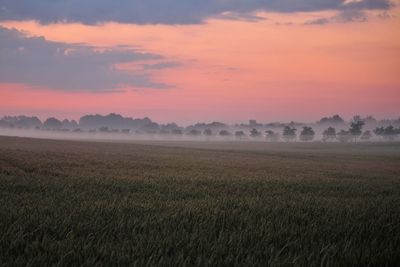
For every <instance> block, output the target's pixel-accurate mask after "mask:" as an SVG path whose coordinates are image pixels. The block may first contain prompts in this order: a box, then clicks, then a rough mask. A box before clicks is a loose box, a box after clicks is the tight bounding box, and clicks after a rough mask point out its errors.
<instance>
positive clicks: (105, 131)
mask: <svg viewBox="0 0 400 267" xmlns="http://www.w3.org/2000/svg"><path fill="white" fill-rule="evenodd" d="M99 132H101V133H108V132H110V129H108V127H107V126H102V127H100V128H99Z"/></svg>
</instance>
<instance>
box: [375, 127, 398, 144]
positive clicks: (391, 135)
mask: <svg viewBox="0 0 400 267" xmlns="http://www.w3.org/2000/svg"><path fill="white" fill-rule="evenodd" d="M374 133H375V134H376V135H377V136H381V137H383V139H384V140H387V141H393V140H395V139H396V138H397V136H398V135H399V134H400V129H396V128H394V127H393V126H392V125H389V126H386V127H377V128H376V129H375V130H374Z"/></svg>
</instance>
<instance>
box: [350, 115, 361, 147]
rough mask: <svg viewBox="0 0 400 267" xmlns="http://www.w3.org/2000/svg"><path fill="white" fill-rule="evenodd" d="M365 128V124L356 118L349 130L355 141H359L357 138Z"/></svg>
mask: <svg viewBox="0 0 400 267" xmlns="http://www.w3.org/2000/svg"><path fill="white" fill-rule="evenodd" d="M363 126H364V122H363V121H362V120H359V119H358V118H357V116H355V117H354V120H353V122H352V123H351V124H350V129H349V133H350V135H351V136H352V137H353V138H354V141H357V138H358V137H359V136H360V135H361V133H362V128H363Z"/></svg>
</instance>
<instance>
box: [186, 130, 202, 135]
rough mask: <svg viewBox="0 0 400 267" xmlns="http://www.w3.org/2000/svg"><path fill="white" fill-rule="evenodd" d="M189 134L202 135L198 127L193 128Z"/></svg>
mask: <svg viewBox="0 0 400 267" xmlns="http://www.w3.org/2000/svg"><path fill="white" fill-rule="evenodd" d="M187 134H188V135H192V136H198V135H201V132H200V131H199V130H197V129H192V130H190V131H189V132H188V133H187Z"/></svg>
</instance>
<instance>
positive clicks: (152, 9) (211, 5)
mask: <svg viewBox="0 0 400 267" xmlns="http://www.w3.org/2000/svg"><path fill="white" fill-rule="evenodd" d="M391 6H392V3H391V2H390V0H355V1H354V0H350V1H349V0H201V1H200V0H146V1H143V0H118V1H112V0H85V1H82V0H64V1H48V0H36V1H32V0H18V1H15V0H0V21H5V20H36V21H39V22H40V23H42V24H48V23H55V22H80V23H84V24H97V23H103V22H111V21H113V22H120V23H135V24H197V23H202V22H203V21H204V20H205V19H207V18H212V17H217V18H218V17H219V18H224V19H233V20H238V19H239V20H243V19H244V20H250V21H256V20H259V19H260V18H259V17H257V16H255V15H254V13H255V12H258V11H267V12H282V13H288V12H314V11H323V10H336V11H343V10H349V9H351V10H368V9H376V10H387V9H389V8H390V7H391Z"/></svg>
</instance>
